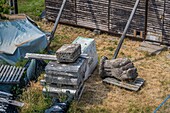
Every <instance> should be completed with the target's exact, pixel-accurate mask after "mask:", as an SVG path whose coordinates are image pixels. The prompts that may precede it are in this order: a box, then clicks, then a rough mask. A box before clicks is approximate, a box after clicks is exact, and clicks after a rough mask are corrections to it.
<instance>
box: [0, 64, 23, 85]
mask: <svg viewBox="0 0 170 113" xmlns="http://www.w3.org/2000/svg"><path fill="white" fill-rule="evenodd" d="M24 71H25V68H22V67H16V66H9V65H1V66H0V83H5V84H17V83H19V82H20V79H21V77H22V75H23V73H24Z"/></svg>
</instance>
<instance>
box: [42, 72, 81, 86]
mask: <svg viewBox="0 0 170 113" xmlns="http://www.w3.org/2000/svg"><path fill="white" fill-rule="evenodd" d="M81 77H82V78H80V77H79V79H78V78H75V77H69V76H52V75H46V74H45V75H44V78H45V81H46V83H47V84H49V83H50V84H64V85H74V86H78V85H79V84H80V83H81V81H84V80H83V79H84V77H83V75H82V76H81Z"/></svg>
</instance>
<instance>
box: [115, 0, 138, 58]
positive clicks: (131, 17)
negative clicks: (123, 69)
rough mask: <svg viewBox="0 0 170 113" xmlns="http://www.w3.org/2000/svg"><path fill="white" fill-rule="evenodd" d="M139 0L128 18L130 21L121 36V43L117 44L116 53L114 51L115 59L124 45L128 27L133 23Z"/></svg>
mask: <svg viewBox="0 0 170 113" xmlns="http://www.w3.org/2000/svg"><path fill="white" fill-rule="evenodd" d="M139 2H140V0H136V3H135V5H134V7H133V10H132V12H131V14H130V17H129V19H128V22H127V24H126V27H125V29H124V31H123V34H122V36H121V38H120V41H119V44H118V46H117V48H116V51H115V53H114V56H113V59H116V58H117V55H118V53H119V51H120V48H121V47H122V44H123V41H124V39H125V36H126V33H127V30H128V28H129V26H130V23H131V21H132V19H133V17H134V14H135V12H136V10H137V7H138V5H139Z"/></svg>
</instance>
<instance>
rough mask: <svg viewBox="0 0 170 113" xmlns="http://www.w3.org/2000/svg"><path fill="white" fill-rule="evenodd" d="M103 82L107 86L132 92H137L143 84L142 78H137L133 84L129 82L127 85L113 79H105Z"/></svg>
mask: <svg viewBox="0 0 170 113" xmlns="http://www.w3.org/2000/svg"><path fill="white" fill-rule="evenodd" d="M103 82H104V83H107V84H113V85H116V86H119V87H123V88H126V89H129V90H132V91H138V90H139V89H140V88H141V86H142V85H143V84H144V80H143V79H142V78H137V79H136V80H135V81H134V82H129V83H127V82H123V81H119V80H117V79H115V78H105V79H104V80H103Z"/></svg>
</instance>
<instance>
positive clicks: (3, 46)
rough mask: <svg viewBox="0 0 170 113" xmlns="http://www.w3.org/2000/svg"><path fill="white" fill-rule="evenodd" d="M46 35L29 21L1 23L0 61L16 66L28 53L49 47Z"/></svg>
mask: <svg viewBox="0 0 170 113" xmlns="http://www.w3.org/2000/svg"><path fill="white" fill-rule="evenodd" d="M47 44H48V40H47V37H46V34H45V33H44V32H42V31H41V30H40V29H38V27H37V26H35V25H34V24H32V23H31V22H30V21H29V19H27V18H24V19H17V20H9V21H0V59H1V60H4V61H6V62H8V63H9V64H12V65H14V64H15V63H16V62H18V61H19V60H20V59H21V58H22V57H24V56H25V54H26V53H32V52H38V51H41V50H44V49H45V48H46V47H47Z"/></svg>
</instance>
